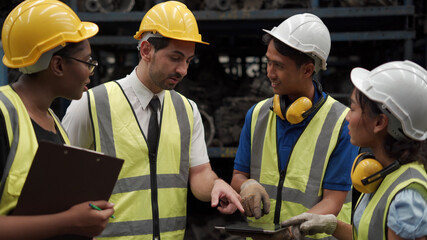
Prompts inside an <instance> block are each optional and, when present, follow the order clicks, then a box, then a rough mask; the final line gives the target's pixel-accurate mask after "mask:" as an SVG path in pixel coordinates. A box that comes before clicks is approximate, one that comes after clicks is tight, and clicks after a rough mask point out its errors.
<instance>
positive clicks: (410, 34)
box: [70, 0, 416, 158]
mask: <svg viewBox="0 0 427 240" xmlns="http://www.w3.org/2000/svg"><path fill="white" fill-rule="evenodd" d="M70 1H71V3H70V5H71V6H72V7H73V8H74V9H77V3H76V2H77V0H70ZM303 12H309V13H313V14H315V15H317V16H319V17H320V18H321V19H327V20H329V22H330V23H333V22H334V21H335V20H337V21H339V19H342V18H347V19H348V18H353V19H354V21H357V20H359V19H364V18H376V19H381V18H402V19H404V20H403V21H405V23H404V27H403V28H400V29H393V30H381V29H377V30H374V31H339V32H333V31H331V40H332V41H333V42H347V41H383V40H401V41H403V46H404V49H403V58H404V59H412V58H413V47H414V46H413V44H414V43H413V42H414V39H415V37H416V32H415V29H413V25H414V23H413V21H414V16H415V7H414V6H413V4H412V0H405V1H404V4H403V5H399V6H387V7H334V8H321V7H319V0H311V8H304V9H300V8H294V9H275V10H251V11H245V10H235V11H211V10H209V11H193V13H194V15H195V17H196V19H197V21H198V22H199V27H200V26H204V25H208V27H207V28H208V29H210V30H212V29H221V28H226V29H228V31H230V29H232V28H233V27H234V28H238V27H239V24H242V22H254V21H261V22H270V24H271V22H277V23H280V22H281V21H283V19H286V18H288V17H290V16H292V15H294V14H298V13H303ZM77 14H78V15H79V17H80V18H81V19H82V20H87V21H93V22H96V23H101V24H102V23H104V24H105V23H119V24H120V23H137V24H138V25H139V23H140V21H141V19H142V17H143V16H144V14H145V12H141V11H136V12H128V13H118V12H110V13H108V16H106V14H105V13H86V12H77ZM248 28H251V27H248ZM252 30H253V32H256V33H257V34H258V32H257V31H259V30H260V29H252ZM208 31H209V30H208ZM201 32H206V31H202V30H201ZM259 37H260V35H259ZM91 44H93V45H95V46H96V45H98V46H104V45H135V40H134V39H133V38H132V36H129V35H127V36H114V35H97V36H95V37H93V38H92V39H91ZM339 94H340V93H337V95H339ZM341 94H342V93H341ZM344 95H345V94H344ZM236 151H237V148H236V147H209V148H208V153H209V156H210V157H211V158H234V156H235V154H236Z"/></svg>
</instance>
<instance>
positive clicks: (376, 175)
mask: <svg viewBox="0 0 427 240" xmlns="http://www.w3.org/2000/svg"><path fill="white" fill-rule="evenodd" d="M399 167H400V163H399V161H397V160H396V161H394V162H393V163H392V164H390V165H388V166H387V167H385V168H383V166H382V165H381V163H380V162H378V161H377V160H376V159H375V157H374V155H372V154H371V153H361V154H359V155H358V156H357V157H356V159H355V160H354V163H353V167H352V170H351V181H352V182H353V186H354V188H356V190H357V191H359V192H363V193H372V192H374V191H375V190H377V189H378V186H379V185H380V184H381V182H382V180H383V179H384V178H385V176H387V175H388V174H390V173H392V172H393V171H395V170H396V169H398V168H399Z"/></svg>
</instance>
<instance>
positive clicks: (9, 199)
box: [0, 85, 70, 215]
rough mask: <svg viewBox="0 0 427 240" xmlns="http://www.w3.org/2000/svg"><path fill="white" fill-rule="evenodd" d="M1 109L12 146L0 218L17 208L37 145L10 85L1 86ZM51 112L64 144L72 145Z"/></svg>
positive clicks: (1, 189)
mask: <svg viewBox="0 0 427 240" xmlns="http://www.w3.org/2000/svg"><path fill="white" fill-rule="evenodd" d="M0 109H1V111H2V113H3V116H4V120H5V123H6V129H7V134H8V140H9V147H10V150H9V154H8V156H7V160H6V164H5V169H4V171H3V175H2V179H1V183H0V193H2V194H1V196H0V215H7V214H9V213H10V211H11V210H13V209H14V208H15V206H16V203H17V201H18V198H19V195H20V193H21V190H22V187H23V186H24V183H25V179H26V178H27V174H28V171H29V169H30V167H31V163H32V161H33V158H34V155H35V153H36V151H37V148H38V142H37V138H36V134H35V132H34V128H33V124H32V122H31V118H30V116H29V115H28V112H27V109H26V108H25V105H24V103H23V102H22V101H21V98H20V97H19V96H18V94H16V92H15V91H14V90H13V89H12V88H11V87H10V86H9V85H7V86H3V87H0ZM49 113H50V115H51V116H52V117H53V119H54V121H55V124H56V126H57V127H58V129H59V132H60V134H61V135H62V138H63V139H64V141H65V143H67V144H69V143H70V142H69V140H68V137H67V135H66V133H65V130H64V129H63V127H62V125H61V123H60V121H59V119H58V118H57V116H56V115H55V114H54V113H53V111H52V110H51V109H49ZM18 143H19V144H18Z"/></svg>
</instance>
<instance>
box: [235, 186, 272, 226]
mask: <svg viewBox="0 0 427 240" xmlns="http://www.w3.org/2000/svg"><path fill="white" fill-rule="evenodd" d="M240 196H241V197H242V205H243V208H244V209H245V214H246V216H248V217H255V218H256V219H258V218H260V217H261V216H262V215H264V214H267V213H269V212H270V197H269V196H268V194H267V192H266V191H265V189H264V187H263V186H261V184H259V183H258V182H257V181H256V180H255V179H248V180H246V181H245V182H244V183H243V184H242V186H241V187H240ZM261 203H262V205H263V206H261ZM261 209H262V211H261Z"/></svg>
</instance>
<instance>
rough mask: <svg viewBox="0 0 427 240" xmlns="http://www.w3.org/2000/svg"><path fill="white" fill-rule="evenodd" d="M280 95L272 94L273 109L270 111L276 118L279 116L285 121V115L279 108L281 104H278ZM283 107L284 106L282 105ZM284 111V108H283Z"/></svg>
mask: <svg viewBox="0 0 427 240" xmlns="http://www.w3.org/2000/svg"><path fill="white" fill-rule="evenodd" d="M280 101H281V99H280V95H278V94H274V97H273V107H272V110H273V112H274V113H276V115H277V116H279V117H280V118H281V119H282V120H285V115H284V114H283V113H282V108H281V106H282V105H281V104H280ZM283 105H284V104H283ZM285 109H286V108H285Z"/></svg>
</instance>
